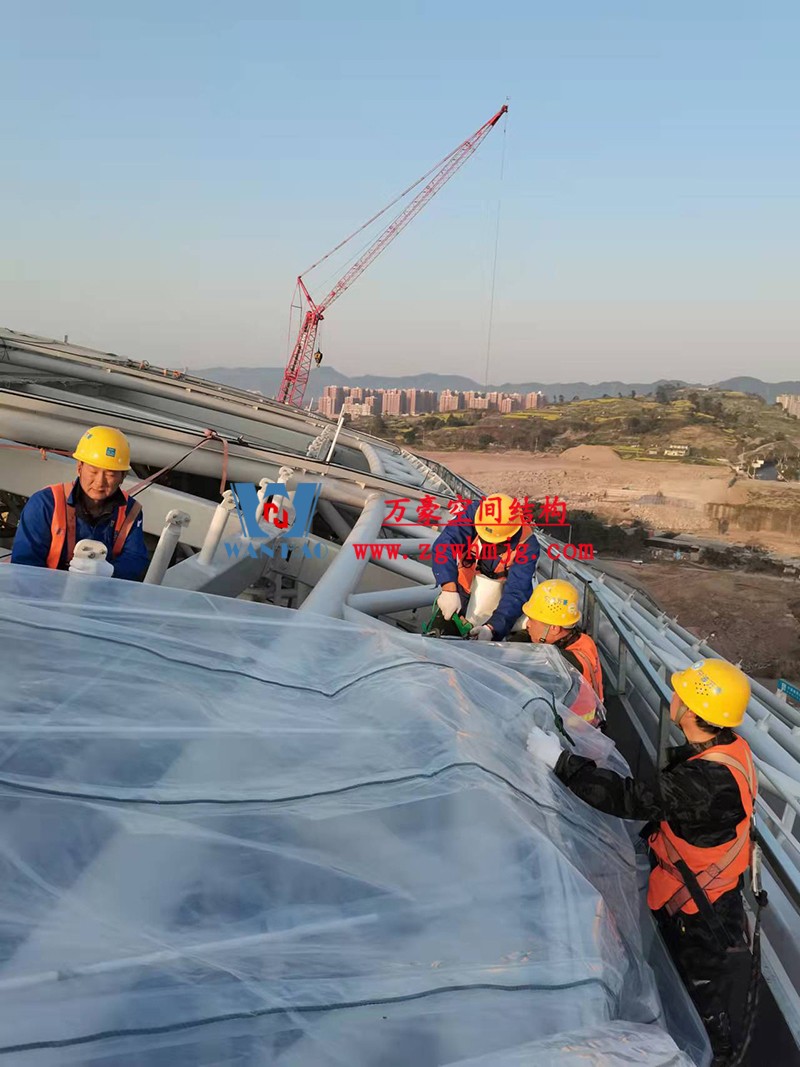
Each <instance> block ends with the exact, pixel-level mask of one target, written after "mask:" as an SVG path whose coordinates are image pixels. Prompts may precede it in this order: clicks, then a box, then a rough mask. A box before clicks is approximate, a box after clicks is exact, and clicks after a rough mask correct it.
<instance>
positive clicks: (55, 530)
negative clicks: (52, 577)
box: [47, 482, 142, 570]
mask: <svg viewBox="0 0 800 1067" xmlns="http://www.w3.org/2000/svg"><path fill="white" fill-rule="evenodd" d="M47 488H48V489H49V490H50V492H51V493H52V494H53V502H54V507H53V518H52V520H51V522H50V551H49V552H48V553H47V566H48V567H49V568H50V569H51V570H58V569H59V567H60V565H61V554H62V552H63V550H64V546H65V545H66V548H67V554H66V566H69V562H70V560H71V559H72V556H73V553H74V552H75V508H74V507H73V505H72V504H68V503H67V498H68V497H69V494H70V493H71V492H72V490H73V489H74V484H73V483H72V482H63V483H61V484H59V485H49V486H48V487H47ZM122 495H123V496H124V497H125V503H124V504H120V506H119V507H118V508H117V514H116V515H115V517H114V546H113V548H112V549H111V556H112V558H113V559H116V558H117V556H118V555H119V554H120V552H121V551H122V549H123V548H124V546H125V541H126V540H127V537H128V534H129V533H130V532H131V530H132V529H133V524H134V523H135V522H136V520H137V518H138V517H139V513H140V512H141V510H142V505H141V504H140V503H139V501H138V500H136V501H134V504H133V507H132V508H131V509H130V511H128V499H129V498H128V494H127V493H126V492H125V490H124V489H123V490H122Z"/></svg>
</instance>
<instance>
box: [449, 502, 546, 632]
mask: <svg viewBox="0 0 800 1067" xmlns="http://www.w3.org/2000/svg"><path fill="white" fill-rule="evenodd" d="M480 504H481V502H480V500H474V501H473V502H472V503H471V504H470V505H469V506H468V507H467V508H465V509H464V511H463V512H462V513H461V514H460V515H457V516H456V517H455V519H451V520H450V522H448V524H447V525H446V526H445V528H444V529H443V530H442V532H441V533H440V534H439V536H438V537H437V538H436V540H435V541H434V543H433V547H432V549H431V559H432V566H433V575H434V577H435V579H436V582H437V585H440V586H441V585H444V584H445V583H447V582H457V581H458V564H459V558H460V557H459V556H458V555H457V553H456V552H455V551H453V550H451V551H448V552H447V553H446V554H445V559H444V561H443V562H439V563H437V562H436V547H437V545H462V546H464V551H466V546H467V545H469V544H471V543H472V542H473V541H474V540H475V538H476V537H477V533H476V531H475V521H474V520H475V514H476V512H477V510H478V508H479V507H480ZM468 520H469V521H468ZM521 536H522V530H520V531H519V532H518V533H515V534H514V536H513V537H512V538H511V539H510V541H508V542H507V544H509V545H510V546H511V551H512V552H513V551H514V550H515V549H516V547H517V545H518V544H519V541H520V537H521ZM525 548H526V549H527V557H528V558H527V562H525V563H517V562H512V563H511V566H510V567H509V570H508V577H507V578H506V580H505V585H504V586H503V593H502V596H501V597H500V603H499V604H498V605H497V610H496V611H495V613H494V615H492V617H491V618H490V619H487V623H488V625H489V626H491V628H492V629H493V630H494V636H495V640H497V641H500V640H502V638H504V637H505V636H506V634H508V633H509V632H510V630H511V628H512V626H513V625H514V623H515V622H516V621H517V619H518V618H519V617H520V615H521V614H522V605H523V604H524V603H525V601H526V600H528V599H529V597H530V595H531V592H532V590H533V576H534V574H535V573H536V564H537V563H538V562H539V552H540V547H539V541H538V540H537V538H536V535H535V534H531V535H530V537H529V538H528V540H527V541H526V542H525ZM505 550H506V545H505V544H503V545H498V553H497V559H496V560H492V559H481V561H480V562H479V564H478V569H479V572H481V573H483V574H486V575H487V576H488V577H491V576H492V575H493V573H494V572H495V570H496V569H497V567H498V565H499V564H500V563H501V562H502V559H503V555H504V553H505ZM440 555H442V553H440ZM512 561H513V556H512ZM459 588H460V587H459Z"/></svg>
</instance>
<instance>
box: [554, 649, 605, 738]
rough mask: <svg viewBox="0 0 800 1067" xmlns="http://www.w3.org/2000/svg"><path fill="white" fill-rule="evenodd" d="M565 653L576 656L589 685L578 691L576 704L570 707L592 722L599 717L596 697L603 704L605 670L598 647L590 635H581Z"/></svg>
mask: <svg viewBox="0 0 800 1067" xmlns="http://www.w3.org/2000/svg"><path fill="white" fill-rule="evenodd" d="M563 651H564V652H571V653H572V655H573V656H575V658H576V659H577V661H578V663H580V665H581V674H582V675H583V677H584V679H585V681H586V682H587V683H588V684H587V685H582V686H581V687H580V689H579V690H578V695H577V697H576V698H575V701H574V703H573V704H571V705H570V711H573V712H574V713H575V714H576V715H579V716H580V717H581V718H582V719H586V720H587V721H588V722H592V721H593V720H594V719H595V717H596V715H597V702H596V700H595V696H597V699H598V700H599V701H600V703H601V704H602V702H603V670H602V667H601V666H600V656H599V655H598V652H597V645H596V644H595V643H594V641H593V640H592V638H591V637H589V635H588V634H580V635H579V636H578V637H577V638H576V639H575V640H574V641H573V642H572V644H571V645H565V646H564V649H563ZM590 686H591V689H590V688H589V687H590Z"/></svg>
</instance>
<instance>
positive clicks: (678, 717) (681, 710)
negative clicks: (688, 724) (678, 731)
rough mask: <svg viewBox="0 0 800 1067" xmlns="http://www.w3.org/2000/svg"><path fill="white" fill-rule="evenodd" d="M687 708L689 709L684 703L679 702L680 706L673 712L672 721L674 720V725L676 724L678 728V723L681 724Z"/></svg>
mask: <svg viewBox="0 0 800 1067" xmlns="http://www.w3.org/2000/svg"><path fill="white" fill-rule="evenodd" d="M688 710H689V709H688V708H687V707H686V705H685V704H684V703H681V706H680V707H679V708H678V710H677V711H676V712H675V719H674V722H675V725H676V726H677V727H679V728H680V725H681V720H682V719H683V717H684V715H685V714H686V712H687V711H688Z"/></svg>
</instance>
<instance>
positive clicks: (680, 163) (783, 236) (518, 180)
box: [0, 0, 800, 381]
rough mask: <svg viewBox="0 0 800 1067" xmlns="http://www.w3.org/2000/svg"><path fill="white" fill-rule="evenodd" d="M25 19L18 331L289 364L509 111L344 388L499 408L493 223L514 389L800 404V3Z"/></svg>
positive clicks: (11, 130)
mask: <svg viewBox="0 0 800 1067" xmlns="http://www.w3.org/2000/svg"><path fill="white" fill-rule="evenodd" d="M3 6H4V12H3V27H4V29H3V36H4V49H3V52H4V59H3V91H2V94H0V144H2V148H3V154H4V157H5V158H4V163H3V166H2V167H0V223H1V224H2V230H0V233H2V241H3V251H4V254H3V256H2V260H0V262H1V263H2V266H0V324H2V325H7V326H9V327H11V328H12V329H16V330H20V331H28V332H32V333H43V334H46V335H48V336H62V335H63V334H65V333H67V334H69V336H70V339H71V340H74V341H77V342H79V343H83V344H87V345H91V346H97V347H100V348H103V349H106V350H111V351H115V352H120V353H125V354H129V355H135V356H136V357H138V358H146V359H149V360H150V361H151V362H161V363H167V364H168V365H170V366H183V365H188V366H192V367H202V366H209V365H214V364H229V365H232V366H233V365H246V364H251V365H258V364H261V365H269V366H275V365H278V364H282V363H283V362H284V360H285V356H286V343H287V327H288V315H289V304H290V300H291V296H292V292H293V288H294V279H295V277H296V275H297V274H298V273H299V272H300V271H302V270H304V269H305V268H306V267H307V266H309V264H311V263H313V262H314V261H315V260H317V259H318V258H319V257H320V256H321V255H322V254H323V253H324V252H326V251H327V250H328V249H329V248H331V247H332V246H333V245H335V244H336V243H337V242H338V241H339V240H340V239H341V238H342V237H343V236H345V235H346V234H347V233H348V232H350V230H352V229H354V228H355V227H356V226H358V225H359V224H360V223H362V222H363V221H364V220H365V219H366V218H367V217H369V215H371V214H372V213H373V212H374V211H376V210H377V209H378V208H380V207H381V206H383V204H384V203H386V202H387V201H389V200H390V199H391V198H392V197H393V196H394V195H395V194H396V193H397V192H399V191H400V190H401V189H403V188H404V187H405V186H406V185H408V184H410V182H411V181H413V180H414V179H415V178H416V177H418V176H419V175H420V174H422V173H423V172H424V171H426V170H427V169H428V168H429V167H430V166H431V165H432V164H433V163H434V162H435V161H436V160H438V159H439V158H441V157H442V156H444V155H445V154H446V153H447V152H448V151H449V150H450V149H451V148H454V147H455V146H456V145H457V144H458V143H459V142H460V141H461V140H462V139H463V138H464V137H466V136H467V135H468V134H470V133H472V132H473V131H474V130H475V129H477V127H478V126H480V125H481V124H482V123H483V122H484V121H485V120H486V119H488V118H489V117H490V116H491V115H492V114H493V113H494V112H495V111H496V110H497V109H498V108H499V107H500V106H501V105H502V103H503V102H504V101H505V98H506V97H507V96H508V97H509V107H510V111H509V116H508V125H507V129H506V131H505V133H504V132H503V129H502V127H500V126H498V127H496V129H495V130H494V131H493V132H492V133H491V134H490V135H489V137H488V138H487V140H486V141H485V142H484V143H483V145H482V146H481V148H480V149H479V152H478V153H477V154H476V156H474V157H473V158H472V159H471V160H470V161H469V162H468V163H467V164H466V165H465V167H464V168H463V170H462V171H461V172H459V173H458V174H457V175H456V176H455V178H453V180H452V181H451V182H450V183H449V184H448V185H447V186H445V188H444V189H443V190H442V192H441V193H440V194H439V195H438V196H437V197H436V199H434V200H433V201H432V202H431V204H430V205H429V206H428V207H427V208H426V209H425V211H424V213H423V214H422V215H420V216H419V218H418V219H416V220H415V221H414V222H413V223H412V224H411V226H410V227H409V228H408V229H407V230H406V231H405V232H404V233H403V234H401V235H400V236H399V237H398V238H397V240H396V241H395V242H394V244H393V245H392V246H391V248H389V249H388V250H387V251H386V252H385V253H384V255H383V256H382V257H381V258H380V259H379V260H377V262H376V263H375V264H374V265H373V266H372V267H370V269H369V270H368V271H367V272H366V273H365V274H364V275H363V277H362V278H361V279H359V281H358V282H357V283H356V284H355V285H354V286H353V288H352V290H350V291H349V292H347V293H346V294H345V295H344V296H342V297H341V299H340V300H339V301H338V302H337V303H336V304H335V306H334V307H333V308H332V309H331V311H330V313H329V315H328V316H327V318H326V321H325V323H324V326H323V330H324V332H323V334H322V338H321V341H322V348H323V350H324V352H325V358H326V362H329V363H330V364H331V365H333V366H335V367H337V368H338V369H339V370H341V371H344V372H345V373H364V372H370V371H378V372H381V373H396V374H402V373H414V372H416V371H423V370H426V371H427V370H438V371H440V372H443V373H444V372H454V373H465V374H468V375H471V376H473V377H475V378H477V379H478V380H482V378H483V374H484V367H485V363H486V357H487V327H488V318H489V307H490V291H491V281H492V259H493V251H494V236H495V223H496V219H497V212H498V204H499V216H500V239H499V254H498V262H497V275H496V295H495V304H494V326H493V330H492V339H491V348H490V353H489V354H490V378H491V379H492V380H495V381H501V380H524V379H528V380H530V379H539V380H543V381H558V380H562V381H563V380H574V379H584V380H588V381H599V380H602V379H606V378H623V379H626V378H627V379H636V380H651V379H653V378H656V377H661V376H668V377H673V376H674V377H682V378H687V379H690V380H697V381H713V380H716V379H719V378H721V377H727V376H728V375H731V374H747V373H751V374H754V375H755V376H758V377H762V378H765V379H769V380H776V379H781V378H788V377H798V376H800V360H798V348H799V347H800V346H798V339H799V338H800V311H798V301H797V282H798V268H799V267H800V251H798V249H800V199H799V197H800V193H799V192H798V190H799V189H800V181H799V179H800V138H799V137H798V132H799V125H800V124H799V123H798V117H797V116H798V105H800V91H799V89H800V75H798V72H797V71H798V64H797V54H798V46H800V7H798V5H797V4H796V3H790V2H788V0H787V2H770V0H766V2H765V3H763V4H760V5H756V4H753V3H752V2H750V0H748V2H746V3H744V2H736V0H734V2H726V3H721V2H717V0H703V2H701V3H698V2H697V0H694V2H692V3H689V2H684V0H676V2H672V3H670V4H663V3H662V4H656V3H654V2H649V3H648V2H643V0H573V2H572V3H570V4H553V3H549V4H544V3H540V2H538V0H528V2H526V3H518V2H517V0H510V2H508V3H506V4H505V5H502V6H501V5H496V6H495V8H494V9H493V8H492V6H491V5H487V4H485V3H484V4H477V3H472V2H466V3H452V2H450V0H440V2H437V3H435V4H434V3H416V4H415V3H407V4H403V5H397V6H396V7H393V8H391V9H389V8H388V7H387V11H389V10H391V13H388V14H387V15H386V16H380V15H376V14H375V13H376V11H380V10H381V6H380V5H375V4H369V5H367V4H348V3H346V2H345V3H342V4H338V5H336V6H335V7H334V5H330V4H319V3H316V2H312V3H307V4H304V5H302V6H291V7H290V6H287V5H280V6H279V5H277V4H273V3H270V2H261V3H244V2H238V3H237V2H232V3H230V4H228V5H221V4H218V3H215V4H210V3H208V2H206V0H195V2H193V3H184V2H182V0H181V2H171V3H169V2H168V3H159V4H156V3H148V2H142V3H137V4H136V5H135V6H134V5H128V6H126V9H125V10H124V11H123V9H122V5H114V4H108V3H95V2H91V3H90V2H84V3H81V2H80V0H77V2H73V3H70V4H69V5H67V4H64V3H61V2H59V3H54V2H51V3H45V2H36V0H32V2H30V3H28V4H26V5H24V7H23V5H13V6H12V5H11V4H10V3H7V4H6V5H3ZM115 8H117V9H118V10H115ZM300 12H302V17H301V16H300ZM495 12H496V13H495ZM293 13H296V17H289V16H290V15H292V14H293ZM504 148H505V166H504V174H503V180H502V181H501V180H500V174H501V158H502V155H503V150H504ZM341 262H342V261H341V260H339V263H341ZM334 265H335V264H334ZM328 277H329V275H328V272H327V265H326V267H325V268H323V269H321V270H320V272H319V274H318V275H315V274H312V275H311V276H309V278H308V283H309V286H310V287H311V289H312V292H314V294H315V296H317V297H321V296H322V295H323V293H324V289H323V287H322V283H323V282H324V281H326V280H327V279H328Z"/></svg>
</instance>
